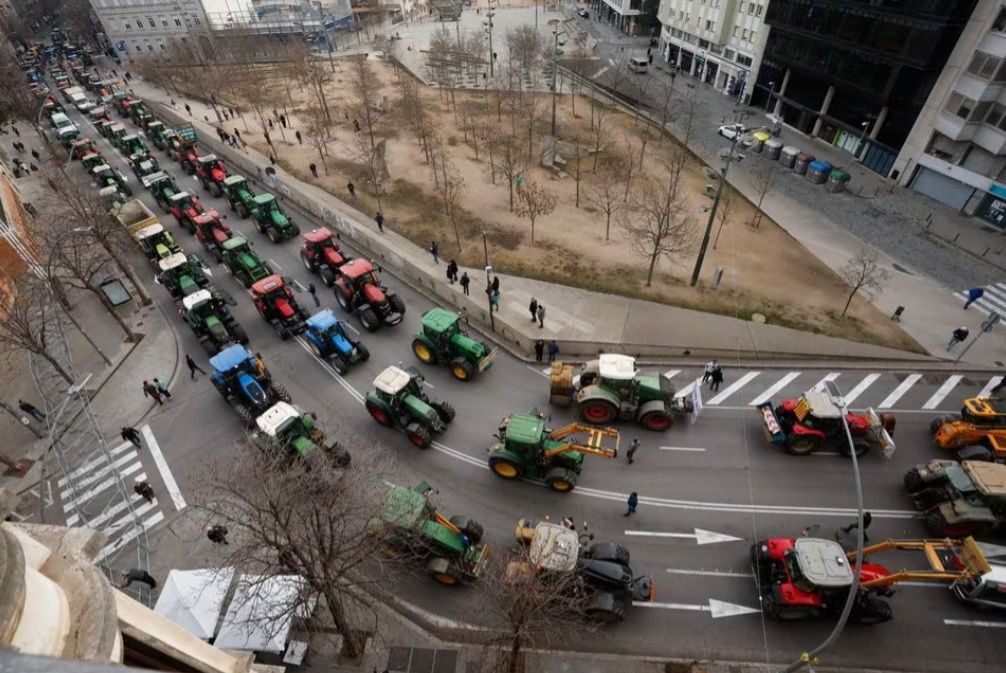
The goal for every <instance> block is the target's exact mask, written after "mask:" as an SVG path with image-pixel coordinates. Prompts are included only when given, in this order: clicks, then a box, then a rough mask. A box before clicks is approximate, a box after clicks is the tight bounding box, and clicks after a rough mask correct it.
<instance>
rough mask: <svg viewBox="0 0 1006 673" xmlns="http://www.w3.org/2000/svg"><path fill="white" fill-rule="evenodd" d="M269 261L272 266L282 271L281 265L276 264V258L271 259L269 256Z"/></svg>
mask: <svg viewBox="0 0 1006 673" xmlns="http://www.w3.org/2000/svg"><path fill="white" fill-rule="evenodd" d="M269 261H270V262H271V263H272V265H273V266H274V267H276V268H277V269H279V270H280V271H282V270H283V267H281V266H280V265H279V264H277V263H276V260H275V259H273V258H272V257H270V258H269Z"/></svg>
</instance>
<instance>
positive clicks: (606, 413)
mask: <svg viewBox="0 0 1006 673" xmlns="http://www.w3.org/2000/svg"><path fill="white" fill-rule="evenodd" d="M617 413H618V412H617V410H616V409H615V405H613V404H612V403H611V402H609V401H607V400H600V399H596V400H587V401H586V402H582V403H581V404H580V420H582V421H584V422H586V423H593V424H594V425H605V424H607V423H611V422H612V421H614V420H615V415H616V414H617Z"/></svg>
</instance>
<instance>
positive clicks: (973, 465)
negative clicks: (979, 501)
mask: <svg viewBox="0 0 1006 673" xmlns="http://www.w3.org/2000/svg"><path fill="white" fill-rule="evenodd" d="M963 465H964V471H965V472H967V473H968V476H969V477H971V481H973V482H974V483H975V486H977V487H978V490H979V491H980V492H981V493H982V495H991V496H1004V495H1006V465H1000V464H999V463H987V462H985V461H981V460H968V461H965V462H964V463H963Z"/></svg>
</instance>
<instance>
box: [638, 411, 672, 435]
mask: <svg viewBox="0 0 1006 673" xmlns="http://www.w3.org/2000/svg"><path fill="white" fill-rule="evenodd" d="M639 424H640V425H641V426H643V427H644V428H646V429H647V430H652V431H654V432H663V431H664V430H667V429H669V428H670V427H671V426H672V425H673V424H674V421H673V420H672V419H671V415H670V414H669V413H667V412H666V411H648V412H646V413H645V414H643V415H642V416H640V417H639Z"/></svg>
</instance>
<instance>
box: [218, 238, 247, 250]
mask: <svg viewBox="0 0 1006 673" xmlns="http://www.w3.org/2000/svg"><path fill="white" fill-rule="evenodd" d="M247 244H248V241H247V240H245V237H244V236H231V237H230V238H228V239H227V240H226V241H224V242H223V243H221V244H220V247H221V248H223V249H224V250H234V249H235V248H240V247H242V246H244V245H247Z"/></svg>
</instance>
